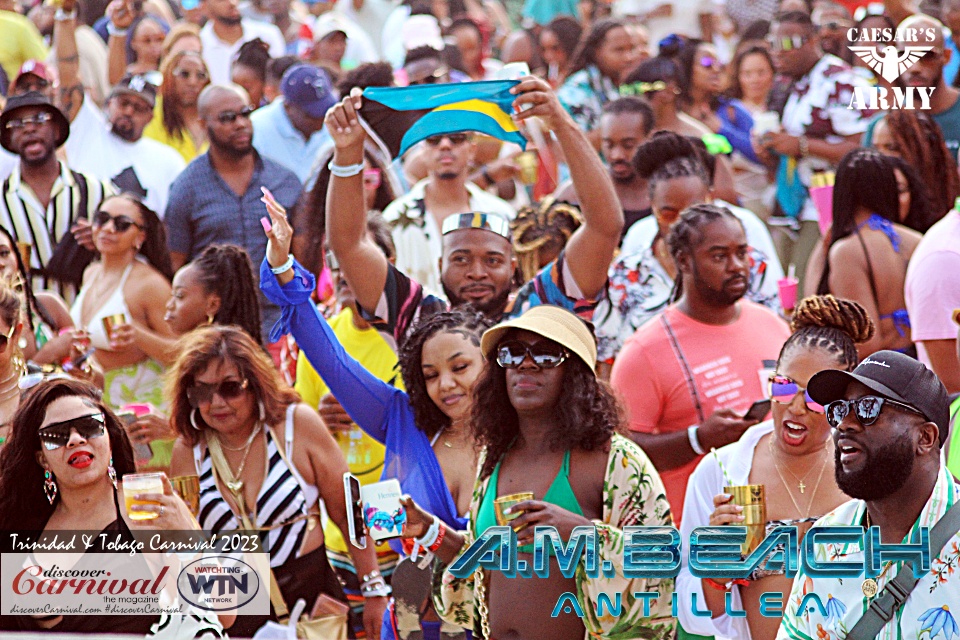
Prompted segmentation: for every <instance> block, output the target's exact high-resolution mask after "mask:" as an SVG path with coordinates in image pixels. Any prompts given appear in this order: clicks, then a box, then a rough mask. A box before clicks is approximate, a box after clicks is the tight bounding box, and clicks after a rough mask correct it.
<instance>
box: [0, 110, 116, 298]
mask: <svg viewBox="0 0 960 640" xmlns="http://www.w3.org/2000/svg"><path fill="white" fill-rule="evenodd" d="M69 135H70V123H69V122H67V119H66V117H64V115H63V113H61V112H60V110H59V109H57V108H56V107H55V106H53V104H51V102H50V100H48V99H47V97H46V96H44V95H43V94H41V93H38V92H36V91H31V92H28V93H25V94H23V95H18V96H15V97H13V98H10V100H9V101H8V102H7V108H6V110H5V111H4V112H3V114H2V115H0V145H2V146H3V148H4V149H6V150H7V151H9V152H10V153H13V154H15V155H17V156H19V159H20V162H19V164H18V165H17V166H16V168H15V169H14V170H13V173H12V174H11V175H10V177H9V178H7V179H6V180H5V181H4V182H3V186H2V188H0V226H3V227H4V228H5V229H7V230H8V231H10V233H11V235H13V238H14V240H16V241H17V242H24V243H28V244H30V245H32V246H33V250H32V252H31V257H30V269H31V271H33V272H34V273H39V272H40V270H41V269H43V268H44V267H45V266H46V264H47V261H48V260H49V259H50V256H51V255H52V254H53V250H54V248H55V247H56V246H57V243H58V242H60V240H61V239H62V238H63V237H64V236H65V235H66V234H67V233H68V232H70V231H71V230H72V231H73V232H74V235H75V236H76V238H77V240H78V241H79V242H81V243H82V244H84V245H86V246H87V247H88V248H90V249H92V248H93V242H92V239H91V236H90V224H89V222H88V219H89V217H90V215H91V214H92V213H93V212H94V211H96V208H97V205H98V204H99V203H100V201H101V200H103V197H104V195H105V194H110V193H113V187H112V185H111V184H110V183H109V182H108V181H102V180H97V179H96V178H94V177H92V176H89V175H87V174H84V173H79V172H77V171H73V170H71V168H70V167H68V166H67V163H65V162H61V161H59V160H58V159H57V153H56V152H57V148H58V147H60V146H61V145H63V144H64V142H65V141H66V140H67V138H68V137H69ZM32 284H33V286H34V287H35V288H46V287H47V286H49V283H48V282H47V280H46V278H44V277H42V276H40V275H37V276H35V277H34V278H33V283H32ZM60 293H61V294H62V295H64V296H65V297H67V298H72V294H73V293H74V292H73V291H72V289H71V288H70V287H69V286H68V285H65V284H61V286H60Z"/></svg>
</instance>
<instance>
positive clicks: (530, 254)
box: [510, 196, 583, 282]
mask: <svg viewBox="0 0 960 640" xmlns="http://www.w3.org/2000/svg"><path fill="white" fill-rule="evenodd" d="M582 224H583V214H581V213H580V209H579V208H578V207H575V206H573V205H570V204H567V203H564V202H557V200H556V198H554V197H553V196H548V197H546V198H544V199H543V200H541V201H540V203H539V204H538V205H537V206H533V205H527V206H524V207H521V208H520V210H519V211H517V217H516V218H514V219H513V220H511V221H510V232H511V237H512V239H513V251H514V253H516V255H517V260H518V262H519V263H520V272H521V274H522V276H523V281H524V282H529V281H530V280H532V279H533V278H534V277H535V276H536V275H537V272H539V271H540V269H541V268H543V267H544V266H546V265H544V264H541V263H542V260H541V259H540V254H541V252H542V253H543V254H544V255H557V254H559V253H560V251H561V250H562V249H563V248H564V247H565V246H566V245H567V241H568V240H570V236H572V235H573V232H574V231H576V230H577V229H579V228H580V225H582Z"/></svg>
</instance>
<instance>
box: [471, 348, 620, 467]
mask: <svg viewBox="0 0 960 640" xmlns="http://www.w3.org/2000/svg"><path fill="white" fill-rule="evenodd" d="M511 333H512V332H511ZM507 337H508V338H509V337H510V333H508V334H507ZM562 366H564V367H565V368H564V371H563V378H562V380H561V386H562V388H563V390H564V392H563V395H562V396H561V397H560V401H559V402H558V403H557V406H556V407H554V415H555V420H556V425H557V426H556V428H555V429H554V430H553V434H552V436H551V440H550V448H551V449H552V450H554V451H563V450H569V449H575V448H577V449H584V450H586V451H596V450H598V449H600V448H601V447H602V446H604V445H605V444H606V443H608V442H610V438H611V437H612V436H613V434H614V433H615V432H617V431H619V430H620V428H621V425H622V424H623V412H622V411H621V408H620V404H619V402H618V401H617V399H616V397H615V396H614V395H613V393H612V392H611V391H610V388H609V387H608V386H607V384H606V383H605V382H603V381H601V380H599V379H598V378H597V376H596V374H595V373H594V372H593V370H592V369H590V367H589V366H587V364H586V363H584V362H583V361H582V360H580V358H570V359H568V360H567V361H566V362H565V363H564V364H563V365H562ZM471 429H472V431H473V437H474V440H475V441H476V444H477V447H479V448H486V458H485V459H484V462H483V467H482V468H481V469H480V478H481V479H484V478H487V477H489V476H490V474H491V473H493V469H494V467H496V466H497V463H498V462H499V461H500V459H501V458H503V456H504V454H506V452H507V451H508V450H509V449H510V446H511V445H512V444H513V442H514V440H516V438H517V436H518V435H520V421H519V418H518V417H517V410H516V409H514V408H513V405H512V404H510V396H509V394H508V393H507V373H506V370H505V369H503V368H502V367H500V366H499V365H497V363H496V361H494V360H488V361H487V363H486V365H485V366H484V368H483V373H481V374H480V378H479V379H478V380H477V382H476V385H475V386H474V388H473V409H472V411H471Z"/></svg>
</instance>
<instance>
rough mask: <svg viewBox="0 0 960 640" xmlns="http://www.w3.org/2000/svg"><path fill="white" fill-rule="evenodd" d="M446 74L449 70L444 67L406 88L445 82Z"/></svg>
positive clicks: (414, 81)
mask: <svg viewBox="0 0 960 640" xmlns="http://www.w3.org/2000/svg"><path fill="white" fill-rule="evenodd" d="M448 73H450V69H449V68H447V67H446V66H443V67H440V68H439V69H437V70H436V71H434V72H433V73H431V74H430V75H428V76H425V77H423V78H420V79H419V80H413V81H411V82H410V83H409V84H408V85H407V86H410V87H415V86H417V85H420V84H437V83H438V82H446V78H447V74H448Z"/></svg>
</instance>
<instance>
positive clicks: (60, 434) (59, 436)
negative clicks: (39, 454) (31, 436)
mask: <svg viewBox="0 0 960 640" xmlns="http://www.w3.org/2000/svg"><path fill="white" fill-rule="evenodd" d="M74 430H76V432H77V434H79V435H80V437H81V438H83V439H84V440H91V439H93V438H99V437H100V436H103V435H105V434H106V433H107V425H106V418H104V416H103V414H102V413H93V414H91V415H89V416H81V417H79V418H73V419H72V420H64V421H63V422H54V423H53V424H48V425H47V426H45V427H43V428H42V429H40V431H38V432H37V435H38V436H39V437H40V442H41V443H42V444H43V448H44V449H46V450H47V451H53V450H54V449H59V448H60V447H62V446H64V445H66V444H67V443H68V442H70V433H71V432H72V431H74Z"/></svg>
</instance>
